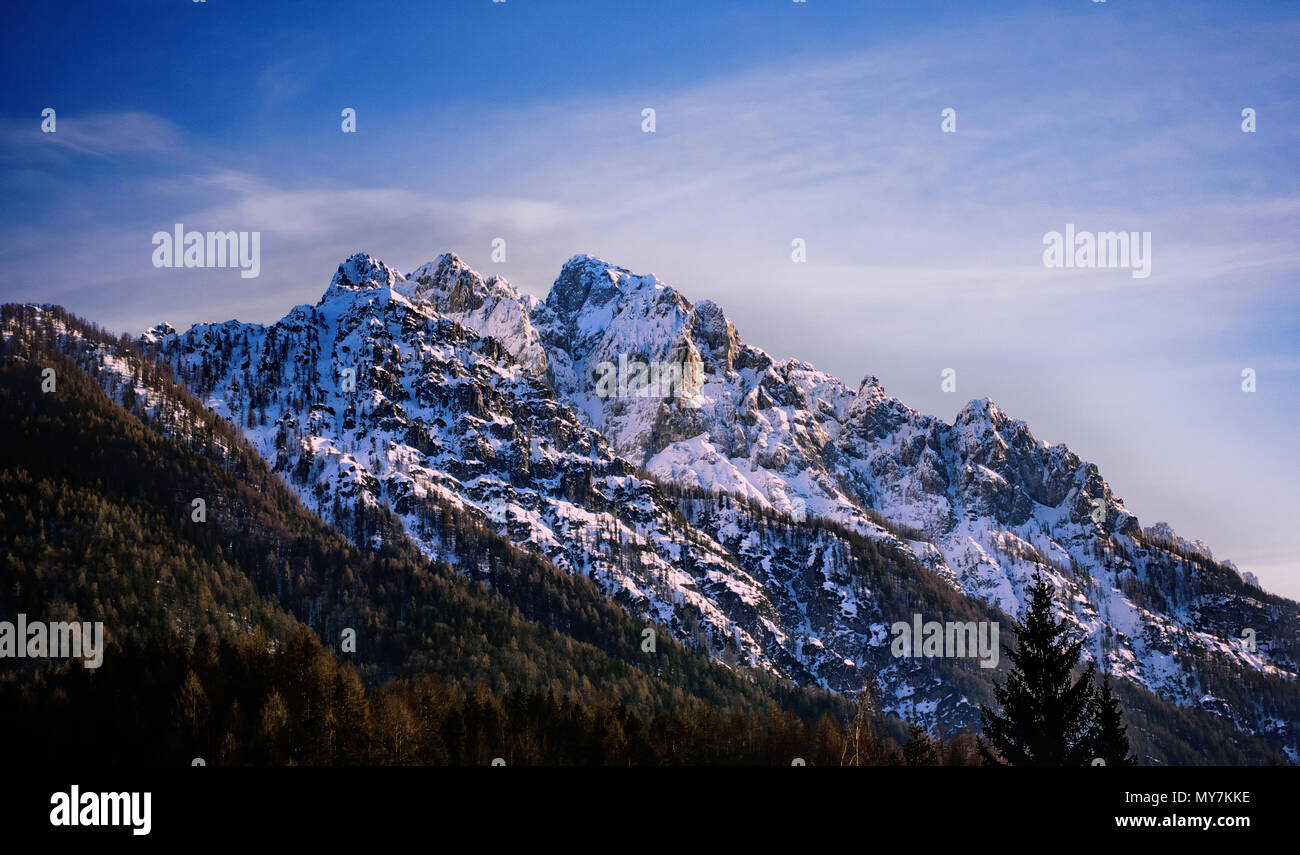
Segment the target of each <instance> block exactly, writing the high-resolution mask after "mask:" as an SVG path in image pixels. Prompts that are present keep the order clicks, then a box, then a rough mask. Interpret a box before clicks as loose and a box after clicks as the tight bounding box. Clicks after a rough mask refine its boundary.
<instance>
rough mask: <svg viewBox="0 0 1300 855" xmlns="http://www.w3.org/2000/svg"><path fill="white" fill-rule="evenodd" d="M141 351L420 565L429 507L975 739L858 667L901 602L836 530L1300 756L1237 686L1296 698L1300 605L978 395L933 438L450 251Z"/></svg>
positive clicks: (914, 691)
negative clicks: (1054, 603) (1039, 607)
mask: <svg viewBox="0 0 1300 855" xmlns="http://www.w3.org/2000/svg"><path fill="white" fill-rule="evenodd" d="M143 341H144V343H145V344H146V345H147V346H149V347H152V348H154V349H155V350H156V351H157V352H158V353H159V354H161V355H162V356H163V357H164V358H166V359H167V360H168V361H169V362H171V363H172V364H173V365H174V367H175V368H176V370H177V372H178V376H179V377H180V378H181V379H182V381H183V382H186V383H187V384H188V385H189V386H190V387H191V388H192V389H193V390H194V391H195V392H197V393H198V394H199V395H200V396H201V398H202V399H203V400H205V402H206V403H207V404H208V405H209V406H210V407H212V408H213V409H214V410H215V411H216V412H218V413H219V414H221V415H223V416H225V417H226V418H229V419H230V420H232V421H234V422H235V423H237V424H239V425H241V426H242V427H243V428H244V429H245V432H246V434H247V435H248V437H249V438H250V439H251V440H252V441H253V443H254V444H255V445H256V447H257V448H258V449H259V450H260V451H261V452H262V453H263V454H264V455H265V456H266V458H267V459H268V460H270V461H272V462H273V464H274V465H275V467H276V469H277V470H278V471H280V472H281V473H283V474H284V476H285V477H286V479H287V480H288V481H289V482H290V483H291V484H292V485H293V486H295V488H297V489H298V491H299V492H300V494H301V495H302V496H303V498H304V500H305V501H306V502H307V504H308V505H309V506H310V507H312V508H314V509H316V510H317V511H318V512H320V513H321V514H322V516H324V517H326V518H327V519H330V520H331V521H335V522H341V521H344V520H345V519H346V517H347V515H348V509H349V508H350V507H351V506H352V504H353V503H355V502H358V501H364V502H374V503H379V502H387V503H388V504H389V505H390V507H391V508H392V509H393V510H395V511H396V512H397V513H399V514H400V515H401V516H402V518H403V520H404V522H405V523H406V526H407V529H408V532H409V534H410V535H411V536H412V537H413V538H414V539H415V540H416V542H417V543H418V544H419V545H420V546H421V548H422V549H424V550H425V551H426V552H427V553H429V554H431V555H439V554H442V553H441V552H440V544H439V537H440V532H439V530H438V528H437V526H436V525H433V524H431V522H430V521H431V520H432V519H434V518H435V517H436V512H435V510H434V507H435V505H437V504H439V503H445V504H448V505H450V506H453V507H458V508H461V509H463V510H464V511H465V512H467V513H473V514H476V515H481V516H482V518H483V520H484V522H485V524H488V525H492V526H495V527H497V528H498V529H500V530H502V531H504V532H506V533H508V535H509V536H510V537H511V538H512V539H513V540H515V541H516V542H519V543H522V544H527V545H529V546H530V547H532V548H534V549H537V550H538V551H540V552H542V553H544V554H546V555H547V556H549V557H550V558H551V559H552V560H553V561H555V562H556V563H557V564H558V565H560V566H562V567H566V568H568V569H569V570H571V571H572V572H576V573H585V574H589V575H591V576H592V577H593V578H595V579H597V580H598V581H599V582H600V583H601V584H602V585H603V586H604V588H605V589H606V590H607V591H608V592H609V593H610V595H611V596H613V597H615V598H616V599H618V600H619V601H620V602H622V603H623V604H624V605H625V606H626V607H628V608H629V609H631V610H633V611H637V612H639V613H644V614H645V615H647V617H649V618H650V619H653V620H655V621H658V622H661V623H663V624H666V625H668V626H670V627H671V628H672V629H673V630H674V631H675V632H677V633H678V634H679V635H680V636H681V637H683V638H688V639H689V638H694V639H696V640H697V641H698V643H700V644H702V645H705V646H707V647H708V648H709V649H710V650H711V651H712V652H714V654H715V655H717V656H718V657H719V658H724V659H729V658H732V657H734V658H736V659H738V660H743V661H747V662H749V663H750V664H753V665H756V666H758V667H764V668H769V669H771V670H774V671H777V672H779V673H782V674H785V675H788V676H791V677H792V678H794V679H797V680H802V681H810V682H816V683H819V684H821V685H824V686H827V687H829V688H832V689H837V690H845V691H852V690H855V689H856V688H857V687H858V686H859V685H860V684H861V680H862V674H861V669H862V666H863V665H864V663H871V665H872V668H873V670H876V671H879V672H881V678H882V682H885V683H887V684H889V685H887V687H886V688H887V692H888V694H889V695H890V696H891V697H892V698H893V700H892V701H891V702H890V704H892V706H893V707H894V708H896V709H899V710H901V711H904V712H908V711H910V712H911V713H912V714H913V716H914V717H919V718H921V719H923V720H924V719H926V718H927V717H929V718H930V720H931V721H935V722H938V721H946V722H947V723H949V724H959V723H971V722H972V721H973V706H972V704H971V702H970V699H969V698H963V697H951V695H952V693H951V692H947V693H945V692H943V691H942V688H941V687H940V688H936V687H935V685H934V684H933V682H932V681H931V682H930V683H928V684H927V686H928V687H927V686H922V685H921V684H920V683H921V682H924V681H920V682H918V681H919V678H918V675H917V673H916V672H915V671H914V670H911V671H909V669H907V668H903V667H893V665H897V664H898V663H892V665H891V663H890V662H889V659H888V657H887V656H885V657H884V658H881V657H880V654H881V649H880V648H881V645H882V643H883V644H885V645H887V643H888V639H887V638H885V634H884V633H885V630H886V629H887V628H888V626H889V625H890V624H892V623H893V622H894V621H896V620H902V621H908V620H910V619H911V611H910V609H909V608H908V607H907V605H906V603H907V599H906V598H903V599H901V600H900V599H899V598H897V597H895V598H892V599H890V598H885V597H882V596H879V595H878V591H877V590H875V589H876V588H877V587H878V586H876V585H873V584H870V583H869V579H868V574H867V573H866V571H865V570H864V561H865V559H864V558H863V557H862V554H861V547H860V546H859V547H853V546H852V544H851V543H850V539H849V537H848V535H849V533H853V534H855V535H856V536H859V537H860V538H861V539H862V540H863V541H864V542H866V543H871V544H875V545H876V546H878V547H879V548H880V549H882V550H884V551H885V553H888V554H895V553H898V552H901V553H903V554H905V561H906V566H907V568H908V569H907V570H906V571H905V572H909V573H926V574H929V575H930V576H931V577H932V579H935V580H939V582H941V583H942V584H943V585H947V586H949V587H951V588H952V589H953V590H955V591H960V592H961V593H964V594H965V595H967V596H968V597H970V598H974V599H975V600H978V601H981V602H983V603H986V604H988V606H989V607H993V608H997V609H1001V610H1003V611H1004V612H1006V613H1008V614H1013V615H1014V614H1019V612H1020V610H1021V607H1022V605H1023V603H1024V600H1025V592H1026V590H1027V587H1028V584H1029V582H1030V580H1031V579H1032V577H1033V576H1034V574H1036V573H1042V574H1043V575H1045V576H1046V577H1047V578H1048V579H1050V580H1051V582H1052V583H1053V585H1055V586H1056V587H1057V589H1058V591H1059V594H1060V596H1059V603H1060V606H1061V608H1062V610H1063V613H1065V614H1067V615H1069V616H1070V618H1071V620H1072V621H1073V622H1074V623H1075V624H1076V626H1077V627H1078V630H1079V631H1080V632H1081V633H1085V634H1086V635H1087V636H1088V639H1089V644H1088V649H1089V655H1090V656H1091V657H1093V658H1094V659H1096V660H1098V661H1100V662H1101V663H1103V664H1104V665H1105V667H1106V670H1107V671H1109V672H1110V673H1112V674H1115V675H1118V676H1121V677H1123V678H1125V679H1128V680H1130V681H1132V682H1134V683H1137V684H1139V685H1141V686H1143V687H1146V688H1148V689H1150V690H1151V691H1153V692H1155V693H1157V694H1159V695H1161V696H1163V697H1165V698H1168V699H1171V700H1174V701H1175V702H1177V703H1179V704H1182V705H1184V706H1200V707H1202V708H1204V709H1207V710H1209V711H1210V712H1213V713H1214V714H1216V715H1221V716H1224V717H1225V718H1228V719H1229V720H1231V721H1232V722H1233V723H1234V724H1235V725H1236V726H1239V727H1242V728H1247V729H1251V730H1255V731H1259V732H1272V733H1274V735H1275V736H1277V737H1278V739H1279V740H1280V741H1281V742H1282V743H1287V744H1293V743H1294V741H1295V738H1296V733H1295V731H1296V727H1297V725H1298V724H1300V722H1296V721H1291V720H1289V719H1288V718H1286V717H1282V718H1281V719H1279V718H1278V717H1277V716H1276V715H1272V714H1271V713H1270V711H1269V709H1267V708H1266V705H1262V704H1261V703H1260V702H1259V701H1258V699H1257V698H1256V699H1254V700H1252V697H1253V696H1252V694H1251V692H1250V691H1248V690H1247V688H1246V687H1247V686H1248V685H1254V682H1253V681H1257V680H1265V681H1273V682H1271V683H1270V685H1272V684H1273V683H1277V684H1278V685H1284V686H1285V685H1293V684H1294V675H1295V671H1296V660H1295V657H1296V651H1297V632H1300V621H1298V620H1297V606H1296V604H1294V603H1291V602H1290V601H1287V600H1282V599H1281V598H1278V597H1275V596H1272V595H1269V594H1266V593H1265V592H1263V591H1261V590H1259V588H1258V587H1257V586H1256V585H1253V584H1250V583H1249V582H1253V579H1248V578H1243V575H1242V574H1240V573H1238V572H1236V571H1235V568H1233V567H1231V566H1230V565H1225V564H1221V563H1219V562H1216V561H1215V560H1214V559H1213V556H1212V554H1211V553H1210V551H1209V548H1208V547H1206V546H1205V545H1204V544H1201V543H1199V542H1197V541H1185V540H1182V539H1181V538H1179V537H1178V536H1177V535H1176V534H1175V533H1173V532H1172V530H1170V529H1169V528H1168V526H1166V525H1163V524H1159V525H1156V526H1152V527H1150V528H1148V529H1147V530H1145V531H1144V530H1143V529H1142V527H1141V526H1140V525H1139V523H1138V520H1137V518H1136V517H1135V516H1134V515H1133V514H1132V513H1131V512H1129V511H1128V510H1127V509H1126V508H1125V507H1124V505H1123V503H1122V502H1121V501H1120V500H1119V499H1118V498H1117V497H1115V496H1114V495H1113V494H1112V492H1111V490H1110V488H1109V486H1108V485H1107V484H1106V482H1105V480H1104V479H1103V478H1102V477H1101V475H1100V473H1099V472H1098V471H1097V468H1096V467H1095V466H1094V465H1092V464H1090V463H1087V462H1086V461H1083V460H1081V459H1080V458H1079V457H1078V456H1077V455H1075V454H1073V453H1072V452H1070V451H1069V450H1068V449H1067V448H1065V447H1064V446H1049V445H1048V444H1046V443H1043V442H1040V441H1038V440H1036V439H1035V438H1034V437H1033V435H1032V434H1031V433H1030V431H1029V428H1028V426H1027V425H1025V424H1024V423H1023V422H1021V421H1017V420H1015V419H1012V418H1010V417H1009V416H1007V415H1006V414H1004V413H1002V412H1001V411H1000V410H999V409H998V408H997V407H996V406H995V405H994V404H993V403H992V402H991V401H988V400H983V401H972V402H970V403H969V404H967V405H966V407H965V408H963V410H962V411H961V412H960V413H959V415H958V416H957V418H956V419H955V421H954V422H953V423H951V424H949V423H947V422H944V421H943V420H940V419H937V418H934V417H930V416H926V415H923V414H921V413H918V412H916V411H914V410H912V409H910V408H908V407H907V406H905V405H904V404H903V403H901V402H900V401H898V400H897V399H895V398H892V397H890V396H888V395H887V394H886V393H885V392H884V390H883V389H882V387H881V385H880V383H879V382H878V381H876V380H875V378H873V377H868V378H866V379H865V380H864V381H863V382H862V383H861V384H860V385H859V387H858V388H857V389H853V388H852V387H850V386H847V385H845V384H844V383H842V382H841V381H840V380H838V379H836V378H834V377H832V376H830V375H827V374H825V373H823V372H819V371H817V370H816V369H815V368H814V367H813V366H811V365H809V364H807V363H804V362H800V361H798V360H784V361H777V360H773V359H772V358H771V357H769V356H768V355H767V354H765V353H764V352H763V351H762V350H759V349H758V348H755V347H753V346H751V345H749V344H746V343H745V342H743V341H742V340H741V338H740V336H739V334H738V332H737V331H736V329H735V327H734V325H733V324H731V322H730V321H728V320H727V318H726V316H725V314H724V313H723V311H722V309H721V308H720V307H719V306H717V305H716V304H714V303H712V302H709V301H704V302H700V303H692V302H691V301H690V300H688V299H687V298H686V297H685V296H684V295H682V294H681V293H680V292H678V291H677V290H676V289H674V288H673V287H671V286H669V285H667V284H665V283H663V282H662V281H660V280H658V279H657V278H655V277H653V276H637V275H633V274H632V273H630V272H629V271H627V270H624V269H622V268H619V267H616V266H614V265H610V264H607V263H605V262H602V261H600V260H598V259H595V258H592V257H590V256H583V255H580V256H575V257H574V258H572V259H570V260H569V261H568V262H567V263H566V264H565V265H564V267H563V269H562V270H561V272H560V275H559V277H558V278H557V279H556V281H555V283H554V285H553V287H552V288H551V291H550V293H549V294H548V296H547V298H546V300H545V301H539V300H537V299H536V298H533V297H530V296H526V295H521V294H520V293H519V292H518V291H517V290H516V289H515V288H514V287H513V286H511V285H510V284H509V283H508V282H506V281H505V280H504V279H501V278H499V277H495V276H493V277H488V278H487V279H484V278H483V277H481V276H480V275H478V274H477V273H475V272H474V271H473V270H471V269H469V268H468V267H467V266H465V265H464V264H463V263H462V262H461V261H460V260H459V259H457V258H456V257H455V256H454V255H450V254H448V255H443V256H441V257H440V258H438V259H437V260H435V261H433V262H430V263H428V264H425V265H423V266H422V267H420V268H418V269H417V270H416V271H415V272H414V273H412V274H411V275H409V276H406V275H403V274H401V273H400V272H398V271H397V270H394V269H393V268H390V267H388V266H386V265H384V264H383V263H381V262H379V261H378V260H376V259H373V258H371V257H370V256H367V255H364V254H358V255H355V256H353V257H351V258H349V259H348V260H347V261H346V262H344V264H342V265H340V267H339V269H338V271H337V272H336V273H335V275H334V277H333V280H332V281H331V283H330V285H329V288H328V289H327V290H326V291H325V293H324V295H323V296H322V298H321V300H320V301H319V302H318V303H317V304H316V305H314V306H298V307H296V308H294V309H293V310H292V311H290V312H289V314H288V315H286V316H285V318H284V319H282V320H281V321H279V322H278V323H276V324H272V325H270V326H263V325H258V324H241V323H238V322H233V321H232V322H227V323H224V324H200V325H197V326H195V327H193V328H191V329H190V330H188V331H187V332H184V333H178V332H177V331H175V330H173V329H171V328H170V327H168V326H166V325H160V326H159V327H157V328H155V329H153V330H151V331H149V332H148V333H146V334H145V336H144V339H143ZM647 368H649V369H651V370H649V371H647V370H646V369H647ZM659 368H662V369H663V370H664V376H666V377H668V378H670V379H671V378H673V377H676V378H677V382H675V383H673V382H664V383H658V384H657V383H655V382H654V378H655V377H656V376H657V375H656V371H657V370H658V369H659ZM669 368H672V369H674V371H676V372H677V373H675V374H674V373H673V372H670V371H669V370H668V369H669ZM638 372H639V374H638ZM628 375H631V377H630V378H629V376H628ZM647 376H648V377H650V378H651V382H650V383H649V384H647V383H646V382H645V381H646V378H647ZM638 378H639V379H638ZM625 381H627V382H625ZM638 391H639V393H638ZM647 392H648V393H647ZM646 473H649V475H650V476H653V478H651V477H647V475H646ZM656 481H659V482H662V484H663V485H664V486H661V484H659V483H656ZM666 485H674V486H673V488H672V489H669V487H668V486H666ZM701 490H702V491H723V492H726V493H728V494H731V495H732V496H735V497H740V498H741V499H743V500H747V501H739V502H737V501H725V502H719V501H717V500H716V499H711V500H708V501H707V502H705V501H704V500H702V499H700V498H698V496H697V491H701ZM701 502H704V504H700V503H701ZM772 515H778V516H779V518H780V519H782V520H783V521H784V522H783V523H782V525H784V526H785V527H786V528H789V526H791V525H793V526H794V528H795V529H796V530H798V534H797V535H789V534H781V533H780V527H779V526H778V527H774V525H773V523H772V522H771V518H776V517H772ZM770 517H771V518H770ZM814 518H821V519H825V520H829V521H832V522H834V523H835V524H837V525H838V526H840V527H842V529H843V531H842V532H840V531H839V530H838V529H836V528H835V527H830V528H827V527H825V526H818V525H815V524H813V523H815V519H814ZM837 532H839V533H837ZM792 536H793V537H794V540H791V537H792ZM783 538H784V539H783ZM796 541H797V542H796ZM855 542H856V541H855ZM855 549H857V551H856V552H855ZM806 561H807V562H812V564H813V566H812V567H807V566H803V567H801V566H799V565H800V564H801V563H805V562H806ZM866 563H870V562H866ZM922 568H924V569H922ZM473 569H474V568H466V570H467V572H473ZM805 571H809V572H805ZM932 618H933V619H936V620H944V619H945V616H944V615H933V616H931V615H926V619H927V620H928V619H932ZM1247 629H1250V630H1253V632H1254V637H1255V639H1256V640H1255V643H1254V645H1252V644H1251V643H1250V642H1249V640H1248V637H1247V638H1243V633H1244V631H1245V630H1247ZM1246 635H1247V636H1248V635H1249V634H1246ZM1252 646H1253V649H1252ZM918 692H919V693H918ZM1256 694H1257V693H1256ZM1206 698H1209V700H1208V701H1207V700H1206ZM1225 698H1227V700H1226V701H1225ZM890 704H887V705H890Z"/></svg>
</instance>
